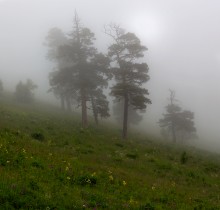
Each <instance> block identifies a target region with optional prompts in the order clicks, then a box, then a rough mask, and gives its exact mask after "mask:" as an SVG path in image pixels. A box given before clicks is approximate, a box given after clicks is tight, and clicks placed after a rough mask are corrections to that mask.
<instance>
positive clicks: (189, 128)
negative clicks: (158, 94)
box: [159, 90, 196, 143]
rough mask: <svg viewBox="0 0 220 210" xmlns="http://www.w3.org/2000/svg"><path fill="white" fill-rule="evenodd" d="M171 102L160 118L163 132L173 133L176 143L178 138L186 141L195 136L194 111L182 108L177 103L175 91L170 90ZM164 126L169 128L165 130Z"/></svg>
mask: <svg viewBox="0 0 220 210" xmlns="http://www.w3.org/2000/svg"><path fill="white" fill-rule="evenodd" d="M169 101H170V102H169V104H168V105H167V106H166V113H165V114H164V115H163V118H162V119H160V120H159V125H160V127H161V128H163V134H165V132H166V131H167V133H171V135H172V140H173V142H174V143H176V142H177V139H178V140H181V141H185V140H186V139H190V138H192V137H194V136H195V134H196V128H195V125H194V113H193V112H191V111H188V110H182V108H181V107H180V106H179V105H177V103H176V101H177V100H176V98H175V92H174V91H173V90H170V98H169ZM164 128H166V129H167V130H166V131H165V130H164Z"/></svg>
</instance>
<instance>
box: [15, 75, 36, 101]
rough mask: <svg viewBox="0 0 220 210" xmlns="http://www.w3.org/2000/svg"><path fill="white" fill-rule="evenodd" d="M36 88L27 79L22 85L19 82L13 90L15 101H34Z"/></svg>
mask: <svg viewBox="0 0 220 210" xmlns="http://www.w3.org/2000/svg"><path fill="white" fill-rule="evenodd" d="M36 88H37V85H36V84H34V82H33V81H32V80H31V79H27V81H26V82H25V83H24V82H22V81H20V82H19V83H18V84H17V85H16V88H15V93H14V95H15V99H16V100H17V101H18V102H22V103H30V102H32V101H33V99H34V92H33V91H34V90H35V89H36Z"/></svg>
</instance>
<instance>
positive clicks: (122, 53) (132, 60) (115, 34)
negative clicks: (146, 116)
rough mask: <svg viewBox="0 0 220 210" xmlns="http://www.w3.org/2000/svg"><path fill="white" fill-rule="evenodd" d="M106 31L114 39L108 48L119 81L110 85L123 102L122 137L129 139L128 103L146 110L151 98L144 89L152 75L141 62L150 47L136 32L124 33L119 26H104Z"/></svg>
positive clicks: (113, 71)
mask: <svg viewBox="0 0 220 210" xmlns="http://www.w3.org/2000/svg"><path fill="white" fill-rule="evenodd" d="M105 33H106V34H107V35H109V36H110V37H111V38H112V39H113V43H112V44H111V46H110V47H109V48H108V55H109V57H110V58H111V61H112V74H113V75H114V78H115V81H116V84H115V85H114V86H113V87H112V88H111V95H113V96H115V97H116V98H117V99H119V100H121V99H123V101H124V108H123V132H122V137H123V138H124V139H125V138H127V130H128V117H129V108H128V107H129V106H131V107H132V108H133V109H139V110H145V109H146V107H147V104H150V103H151V101H150V99H149V98H147V95H149V93H148V90H147V89H145V88H143V86H142V85H143V84H144V83H146V82H147V81H148V80H149V79H150V77H149V75H148V65H147V63H145V62H139V61H138V59H140V58H143V57H144V52H145V51H146V50H147V48H146V47H145V46H143V45H141V42H140V40H139V39H138V37H137V36H136V35H135V34H134V33H129V32H127V33H126V32H125V31H124V30H123V29H122V28H120V27H119V26H117V25H110V26H108V27H106V28H105Z"/></svg>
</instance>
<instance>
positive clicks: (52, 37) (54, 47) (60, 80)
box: [45, 28, 72, 111]
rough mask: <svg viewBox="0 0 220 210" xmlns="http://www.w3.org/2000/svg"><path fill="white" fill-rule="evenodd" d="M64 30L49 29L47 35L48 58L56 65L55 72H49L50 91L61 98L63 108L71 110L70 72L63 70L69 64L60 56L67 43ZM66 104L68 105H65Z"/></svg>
mask: <svg viewBox="0 0 220 210" xmlns="http://www.w3.org/2000/svg"><path fill="white" fill-rule="evenodd" d="M67 42H68V39H67V38H66V36H65V34H64V33H63V31H62V30H61V29H59V28H52V29H50V30H49V32H48V35H47V37H46V43H45V45H46V46H47V47H48V53H47V58H48V59H49V60H51V61H53V62H55V64H56V67H55V69H54V71H53V72H51V73H50V74H49V83H50V86H51V88H50V89H49V92H53V93H54V95H55V96H56V97H58V98H60V100H61V108H62V109H63V110H65V109H67V110H68V111H71V99H72V93H71V90H70V87H69V83H68V82H67V81H66V80H69V77H70V72H67V71H65V70H63V68H64V66H66V65H67V61H66V60H64V59H63V57H61V56H60V53H59V51H60V47H61V46H63V45H65V44H67ZM65 104H66V105H65Z"/></svg>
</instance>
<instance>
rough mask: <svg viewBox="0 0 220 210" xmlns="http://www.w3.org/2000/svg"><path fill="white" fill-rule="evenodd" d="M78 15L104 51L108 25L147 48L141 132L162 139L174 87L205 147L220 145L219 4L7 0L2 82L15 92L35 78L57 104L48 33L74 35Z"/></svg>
mask: <svg viewBox="0 0 220 210" xmlns="http://www.w3.org/2000/svg"><path fill="white" fill-rule="evenodd" d="M75 9H76V10H77V12H78V14H79V17H80V18H81V20H82V23H83V24H84V26H86V27H89V28H90V29H91V30H92V31H93V32H95V34H96V38H97V46H98V47H99V50H101V51H103V52H106V49H107V47H108V44H107V43H109V39H108V37H106V35H105V34H104V33H103V26H104V25H105V24H108V23H110V22H116V23H119V24H120V25H121V26H122V27H123V28H125V29H126V30H127V31H130V32H134V33H136V35H138V37H139V38H140V39H141V41H142V43H143V44H144V45H146V46H147V47H148V49H149V50H148V52H147V53H146V60H147V62H148V64H149V67H150V72H149V74H150V77H151V80H150V81H149V82H148V83H147V84H146V87H147V88H148V89H149V91H150V98H151V99H152V105H151V106H149V107H148V109H147V112H146V114H145V120H144V122H142V123H141V125H140V127H141V128H144V129H145V131H148V132H154V133H159V127H158V125H157V121H158V120H159V118H160V117H161V115H162V113H163V112H164V111H165V110H164V106H165V105H166V104H167V102H168V101H167V98H168V95H169V92H168V90H169V88H171V89H174V90H175V91H176V96H177V99H178V100H179V104H180V105H181V106H182V107H183V108H185V109H189V110H191V111H193V112H194V113H195V124H196V127H197V131H198V135H199V137H200V140H197V141H198V142H206V143H207V145H208V146H212V147H213V148H215V149H216V150H218V147H216V144H213V142H215V143H217V145H218V146H220V134H219V125H220V110H219V107H220V94H219V92H220V91H219V89H220V71H219V69H220V12H219V11H220V1H218V0H211V1H207V0H166V1H164V0H120V1H119V0H0V78H1V79H2V81H3V84H4V88H5V89H9V90H14V88H15V86H16V84H17V83H18V81H19V80H26V79H27V78H31V79H32V80H33V81H34V82H35V83H36V84H37V85H38V86H39V88H38V90H37V93H36V95H37V96H38V97H40V96H41V97H43V98H44V99H51V98H52V94H48V93H46V92H47V90H48V89H49V85H48V73H49V72H51V70H52V67H53V64H52V63H50V62H49V61H47V60H46V58H45V56H46V52H47V48H46V47H45V46H44V45H43V43H44V40H45V37H46V36H47V33H48V30H49V29H50V28H52V27H59V28H61V29H62V30H63V31H64V32H66V33H68V32H69V31H70V30H71V29H72V20H73V16H74V11H75ZM219 148H220V147H219Z"/></svg>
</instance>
